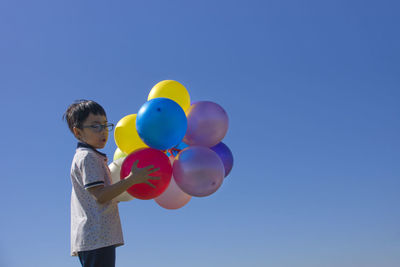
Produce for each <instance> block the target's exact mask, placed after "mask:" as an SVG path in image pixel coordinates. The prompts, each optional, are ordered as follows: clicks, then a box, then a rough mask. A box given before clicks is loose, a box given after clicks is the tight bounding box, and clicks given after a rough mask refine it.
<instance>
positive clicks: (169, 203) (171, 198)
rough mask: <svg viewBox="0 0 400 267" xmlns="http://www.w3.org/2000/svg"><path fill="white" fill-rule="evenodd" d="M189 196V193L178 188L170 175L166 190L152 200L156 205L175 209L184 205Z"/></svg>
mask: <svg viewBox="0 0 400 267" xmlns="http://www.w3.org/2000/svg"><path fill="white" fill-rule="evenodd" d="M191 198H192V197H191V196H190V195H188V194H186V193H185V192H183V191H182V189H180V188H179V186H178V185H177V184H176V182H175V179H174V176H172V179H171V182H170V183H169V186H168V188H167V190H165V191H164V193H162V194H161V196H159V197H156V198H155V199H154V200H155V201H156V202H157V204H158V205H160V206H161V207H163V208H165V209H169V210H176V209H180V208H182V207H183V206H185V205H186V204H187V203H188V202H189V201H190V199H191Z"/></svg>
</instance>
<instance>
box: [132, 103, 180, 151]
mask: <svg viewBox="0 0 400 267" xmlns="http://www.w3.org/2000/svg"><path fill="white" fill-rule="evenodd" d="M136 129H137V132H138V134H139V136H140V138H141V139H142V140H143V142H145V143H146V145H148V146H149V147H152V148H155V149H159V150H166V149H170V148H172V147H174V146H176V145H178V144H179V143H180V142H181V141H182V139H183V137H184V136H185V134H186V129H187V118H186V114H185V112H184V111H183V109H182V108H181V106H179V105H178V103H176V102H175V101H173V100H171V99H168V98H163V97H159V98H154V99H151V100H150V101H147V102H146V103H144V104H143V106H142V107H141V108H140V109H139V112H138V114H137V117H136Z"/></svg>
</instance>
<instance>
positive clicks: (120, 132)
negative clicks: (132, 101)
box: [114, 114, 148, 155]
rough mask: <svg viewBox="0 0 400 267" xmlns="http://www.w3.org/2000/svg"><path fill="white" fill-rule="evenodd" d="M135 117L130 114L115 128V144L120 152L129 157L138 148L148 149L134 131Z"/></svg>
mask: <svg viewBox="0 0 400 267" xmlns="http://www.w3.org/2000/svg"><path fill="white" fill-rule="evenodd" d="M136 116H137V114H131V115H128V116H125V117H123V118H122V119H121V120H120V121H119V122H118V123H117V125H116V126H115V131H114V139H115V143H116V144H117V146H118V147H119V149H121V151H122V152H124V153H125V154H127V155H129V154H130V153H132V152H133V151H135V150H136V149H138V148H143V147H148V146H147V145H146V144H145V143H144V142H143V141H142V139H140V137H139V134H138V132H137V130H136Z"/></svg>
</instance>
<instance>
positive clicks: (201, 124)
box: [183, 101, 229, 147]
mask: <svg viewBox="0 0 400 267" xmlns="http://www.w3.org/2000/svg"><path fill="white" fill-rule="evenodd" d="M186 114H187V119H188V121H187V122H188V127H187V130H186V135H185V137H184V139H183V141H184V142H185V143H186V144H188V145H192V146H193V145H196V146H206V147H212V146H215V145H216V144H218V143H219V142H221V140H222V139H223V138H224V137H225V135H226V132H227V131H228V124H229V119H228V115H227V114H226V112H225V110H224V109H223V108H222V107H221V106H220V105H218V104H216V103H214V102H210V101H199V102H196V103H194V104H192V105H191V106H190V108H189V109H188V110H187V112H186Z"/></svg>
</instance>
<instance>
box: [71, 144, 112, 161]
mask: <svg viewBox="0 0 400 267" xmlns="http://www.w3.org/2000/svg"><path fill="white" fill-rule="evenodd" d="M80 147H84V148H89V149H92V150H93V151H94V152H96V153H98V154H100V155H102V156H103V157H106V158H107V155H106V154H104V153H101V152H100V151H98V150H97V149H95V148H94V147H92V146H91V145H89V144H86V143H83V142H78V145H77V148H80Z"/></svg>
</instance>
